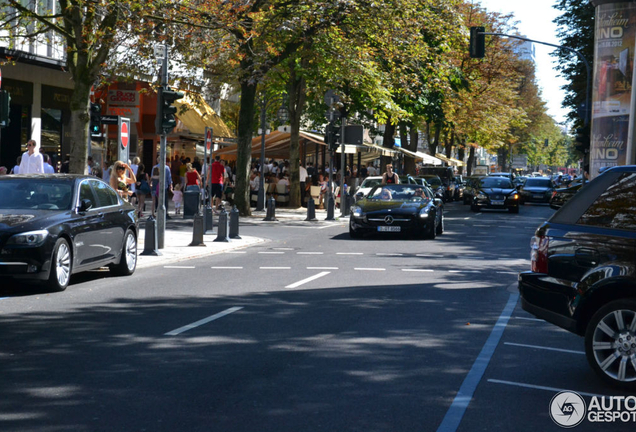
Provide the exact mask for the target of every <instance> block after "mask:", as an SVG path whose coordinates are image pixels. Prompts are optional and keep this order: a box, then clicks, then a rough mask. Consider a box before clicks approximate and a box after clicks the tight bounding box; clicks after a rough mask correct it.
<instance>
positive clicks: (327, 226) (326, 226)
mask: <svg viewBox="0 0 636 432" xmlns="http://www.w3.org/2000/svg"><path fill="white" fill-rule="evenodd" d="M332 226H335V225H325V226H322V227H319V228H315V229H325V228H329V227H332Z"/></svg>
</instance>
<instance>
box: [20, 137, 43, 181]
mask: <svg viewBox="0 0 636 432" xmlns="http://www.w3.org/2000/svg"><path fill="white" fill-rule="evenodd" d="M34 173H40V174H44V159H43V158H42V155H41V154H40V149H39V147H38V145H37V143H36V142H35V140H30V141H29V142H27V151H25V152H24V153H23V154H22V161H21V162H20V174H34Z"/></svg>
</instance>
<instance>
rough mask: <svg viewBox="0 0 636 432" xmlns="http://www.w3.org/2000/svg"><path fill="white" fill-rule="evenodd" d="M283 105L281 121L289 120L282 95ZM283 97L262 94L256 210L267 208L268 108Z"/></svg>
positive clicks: (280, 109)
mask: <svg viewBox="0 0 636 432" xmlns="http://www.w3.org/2000/svg"><path fill="white" fill-rule="evenodd" d="M281 99H282V105H281V107H280V108H279V109H278V111H277V113H276V114H277V117H278V120H280V121H281V122H283V123H284V122H287V120H289V112H288V110H287V106H286V103H285V102H286V98H285V96H284V95H283V96H282V98H281ZM281 99H279V98H276V99H271V100H269V101H268V100H267V96H266V95H265V94H262V96H261V162H260V166H261V172H260V181H259V182H258V197H257V198H256V211H263V210H265V171H264V170H263V167H264V166H265V135H267V131H266V128H267V108H268V107H269V106H271V105H272V104H274V103H276V102H281Z"/></svg>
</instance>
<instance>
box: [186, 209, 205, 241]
mask: <svg viewBox="0 0 636 432" xmlns="http://www.w3.org/2000/svg"><path fill="white" fill-rule="evenodd" d="M192 228H193V229H192V243H190V244H189V245H188V246H205V244H204V243H203V216H202V215H201V213H196V214H195V215H194V222H193V223H192Z"/></svg>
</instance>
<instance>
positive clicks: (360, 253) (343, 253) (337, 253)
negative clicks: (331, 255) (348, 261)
mask: <svg viewBox="0 0 636 432" xmlns="http://www.w3.org/2000/svg"><path fill="white" fill-rule="evenodd" d="M336 255H364V253H363V252H336Z"/></svg>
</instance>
